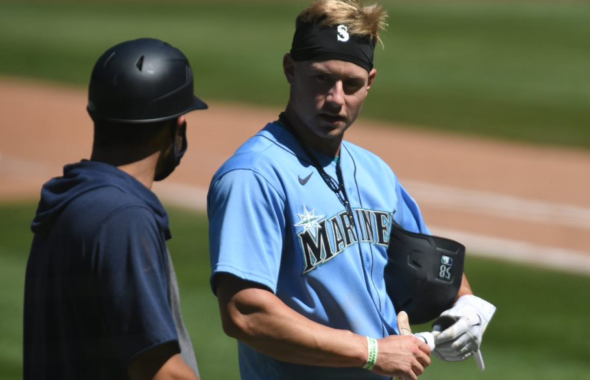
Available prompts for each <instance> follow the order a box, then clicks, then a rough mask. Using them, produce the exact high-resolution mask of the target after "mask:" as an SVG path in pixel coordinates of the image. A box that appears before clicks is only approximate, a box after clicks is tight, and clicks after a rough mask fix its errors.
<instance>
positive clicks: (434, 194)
mask: <svg viewBox="0 0 590 380" xmlns="http://www.w3.org/2000/svg"><path fill="white" fill-rule="evenodd" d="M0 169H1V170H0V174H1V173H2V172H8V173H13V174H14V173H21V174H24V173H27V174H28V175H46V174H47V173H48V172H49V170H48V166H47V165H45V164H43V163H39V162H34V161H31V160H27V159H22V158H15V157H6V156H0ZM405 185H406V187H407V188H408V189H410V190H411V193H412V195H413V196H414V197H415V198H416V199H418V200H419V202H420V204H432V205H434V206H438V207H444V208H449V209H453V210H463V211H469V212H476V213H480V214H486V215H492V216H501V217H509V218H513V219H519V220H524V221H533V222H538V223H553V224H560V225H564V226H575V227H578V228H588V229H590V209H588V208H584V207H577V206H572V205H565V204H560V203H549V202H543V201H532V200H527V199H523V198H519V197H513V196H507V195H500V194H495V193H492V192H482V191H472V190H465V189H458V188H453V187H445V186H439V185H433V184H429V183H425V182H419V181H406V182H405ZM153 189H154V192H156V193H157V194H158V196H159V197H160V198H161V199H162V201H163V202H165V203H166V204H169V205H175V206H178V207H182V208H186V209H190V210H194V211H199V212H204V211H205V210H206V207H207V199H206V198H207V189H205V188H202V187H198V186H193V185H186V184H180V183H174V182H157V183H155V184H154V188H153ZM430 229H431V231H432V232H433V234H436V235H439V236H444V237H447V238H450V239H454V240H457V241H460V242H461V243H463V244H464V245H465V246H466V247H467V249H468V252H469V254H472V255H482V256H487V257H492V258H499V259H504V260H509V261H514V262H520V263H531V264H534V265H539V266H544V267H550V268H552V269H561V270H566V271H569V272H574V273H583V274H589V273H590V252H581V251H575V250H568V249H563V248H559V247H548V246H542V245H536V244H533V243H529V242H524V241H516V240H509V239H500V238H496V237H491V236H486V235H480V234H473V233H467V232H464V231H457V230H450V229H445V228H442V227H437V226H432V225H431V226H430Z"/></svg>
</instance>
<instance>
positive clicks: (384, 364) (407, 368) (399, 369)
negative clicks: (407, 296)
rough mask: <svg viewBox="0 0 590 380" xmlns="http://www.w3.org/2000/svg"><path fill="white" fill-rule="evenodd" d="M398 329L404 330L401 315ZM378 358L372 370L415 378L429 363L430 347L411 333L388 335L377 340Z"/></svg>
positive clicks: (386, 374) (382, 373)
mask: <svg viewBox="0 0 590 380" xmlns="http://www.w3.org/2000/svg"><path fill="white" fill-rule="evenodd" d="M399 323H400V331H402V328H403V329H404V330H403V331H405V330H406V329H407V327H404V326H406V325H405V316H403V315H402V316H401V322H399ZM379 343H380V344H379V359H378V360H377V366H376V368H375V371H374V372H377V373H379V374H381V375H384V376H397V378H400V379H417V378H418V376H420V375H421V374H422V373H424V371H425V369H426V367H428V366H429V365H430V363H431V359H430V348H429V347H428V345H427V344H426V343H424V342H423V341H422V340H421V339H419V338H416V337H415V336H413V335H404V336H400V335H397V336H390V337H387V338H384V339H382V340H380V341H379Z"/></svg>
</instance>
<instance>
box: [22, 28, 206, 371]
mask: <svg viewBox="0 0 590 380" xmlns="http://www.w3.org/2000/svg"><path fill="white" fill-rule="evenodd" d="M205 108H207V105H206V104H205V103H204V102H202V101H201V100H200V99H198V98H197V97H195V96H194V95H193V77H192V71H191V67H190V65H189V62H188V60H187V58H186V57H185V56H184V54H183V53H182V52H181V51H179V50H178V49H176V48H174V47H172V46H170V45H169V44H167V43H164V42H162V41H160V40H156V39H147V38H144V39H138V40H133V41H126V42H123V43H121V44H118V45H116V46H114V47H112V48H110V49H109V50H107V51H106V52H105V53H104V54H103V55H102V56H101V57H100V58H99V59H98V61H97V62H96V65H95V66H94V69H93V71H92V77H91V80H90V88H89V102H88V112H89V114H90V116H91V118H92V120H93V121H94V143H93V148H92V156H91V158H90V160H82V161H81V162H78V163H74V164H71V165H66V166H65V167H64V172H63V176H61V177H58V178H54V179H52V180H50V181H49V182H47V183H46V184H45V185H44V186H43V189H42V191H41V200H40V202H39V206H38V209H37V213H36V216H35V219H34V221H33V223H32V231H33V232H34V234H35V236H34V239H33V244H32V247H31V251H30V256H29V260H28V264H27V271H26V284H25V304H24V363H23V364H24V379H30V380H33V379H34V380H43V379H61V380H67V379H71V380H80V379H84V380H93V379H109V380H115V379H133V380H135V379H171V378H174V379H185V380H189V379H190V380H195V379H198V378H199V377H198V373H199V372H198V368H197V362H196V359H195V355H194V351H193V347H192V344H191V341H190V337H189V335H188V333H187V331H186V329H185V326H184V324H183V321H182V317H181V313H180V306H179V295H178V286H177V282H176V276H175V274H174V268H173V266H172V261H171V259H170V256H169V254H168V251H167V248H166V240H168V239H170V238H171V235H170V229H169V226H168V215H167V213H166V210H165V209H164V207H163V206H162V204H161V203H160V201H159V200H158V198H157V196H156V195H155V194H154V193H153V192H152V191H151V190H150V189H151V186H152V184H153V182H154V181H159V180H163V179H165V178H166V177H167V176H168V175H169V174H170V173H172V171H173V170H174V169H175V167H176V166H177V165H178V164H179V163H180V159H181V157H182V155H183V154H184V151H185V150H186V147H187V141H186V122H185V116H184V114H186V113H187V112H190V111H193V110H198V109H205ZM173 376H174V377H173Z"/></svg>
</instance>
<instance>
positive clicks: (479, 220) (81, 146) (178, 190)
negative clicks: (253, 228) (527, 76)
mask: <svg viewBox="0 0 590 380" xmlns="http://www.w3.org/2000/svg"><path fill="white" fill-rule="evenodd" d="M209 104H210V109H209V110H208V111H204V112H203V111H201V112H194V113H191V114H189V116H188V123H189V131H188V138H189V150H188V152H187V154H186V156H185V158H184V159H183V165H181V167H179V169H178V170H177V171H176V172H175V173H174V174H173V175H172V176H171V177H170V179H169V180H168V181H166V182H165V183H164V184H162V185H159V186H156V187H155V191H156V192H157V193H158V194H159V195H160V196H161V197H162V198H163V199H164V201H165V202H170V203H173V202H176V203H180V204H183V205H187V206H190V207H194V208H202V207H203V204H204V194H205V192H206V187H207V186H208V184H209V180H210V178H211V176H212V175H213V173H214V171H215V170H216V169H217V168H218V167H219V165H221V163H222V162H223V161H224V160H225V159H226V158H227V157H228V156H229V155H230V154H231V153H232V152H233V151H234V150H235V149H236V148H237V147H238V146H239V145H240V144H241V143H242V142H243V141H244V140H245V139H247V138H248V137H250V136H251V135H253V134H255V133H256V132H257V131H258V130H259V129H261V128H262V127H263V126H264V125H265V123H266V122H268V121H271V120H274V119H275V118H276V116H277V115H278V112H279V111H280V110H279V109H271V110H269V109H251V108H246V107H243V106H238V105H232V104H223V103H218V102H209ZM85 107H86V93H85V91H84V90H80V89H70V88H64V87H56V86H52V85H48V84H40V83H34V82H27V81H22V80H14V79H8V78H0V123H1V129H0V200H13V199H23V198H25V199H37V198H38V194H39V189H40V187H41V185H42V184H43V182H45V181H46V180H47V179H49V178H50V177H52V176H57V175H60V173H61V167H62V165H63V164H65V163H69V162H75V161H78V160H80V159H82V158H88V157H89V154H90V147H91V139H92V124H91V121H90V119H89V118H88V116H87V114H86V111H85ZM348 139H349V140H350V141H352V142H354V143H356V144H358V145H360V146H363V147H365V148H367V149H369V150H371V151H373V152H375V153H377V154H378V155H379V156H381V157H382V158H383V159H384V160H385V161H386V162H387V163H389V164H390V166H391V167H392V168H393V169H394V171H395V172H396V174H397V175H398V177H399V178H400V179H401V181H402V183H403V184H404V185H405V186H406V188H407V189H408V190H409V191H410V193H411V194H412V195H413V196H414V198H416V200H417V201H418V203H419V204H420V206H421V208H422V211H423V213H424V215H425V218H426V221H427V223H428V224H429V225H430V226H431V229H432V230H433V232H434V233H438V234H445V235H446V236H447V237H450V238H455V239H458V240H461V241H462V242H466V241H467V243H466V245H467V246H468V248H471V249H472V250H478V251H486V253H489V254H493V255H496V256H504V257H508V258H515V259H519V258H520V259H523V258H524V257H527V260H531V259H532V260H533V261H537V262H539V263H541V264H542V263H545V264H549V265H557V266H559V265H560V262H564V261H568V260H569V261H570V264H569V266H570V267H572V266H573V267H574V268H577V269H578V270H579V271H582V272H584V273H589V272H590V261H588V260H587V259H588V258H590V247H588V234H589V233H590V175H589V174H590V153H589V152H584V151H575V150H565V149H559V148H548V147H536V146H527V145H522V144H510V143H504V142H502V143H500V142H494V141H488V140H480V139H473V138H465V137H457V136H451V135H446V134H439V133H426V132H420V131H416V130H412V129H411V128H391V126H386V125H384V124H379V123H372V122H368V121H366V120H362V119H361V120H359V121H358V122H357V124H356V125H355V126H354V127H353V128H351V130H350V131H349V133H348ZM512 256H514V257H512ZM572 260H573V261H572Z"/></svg>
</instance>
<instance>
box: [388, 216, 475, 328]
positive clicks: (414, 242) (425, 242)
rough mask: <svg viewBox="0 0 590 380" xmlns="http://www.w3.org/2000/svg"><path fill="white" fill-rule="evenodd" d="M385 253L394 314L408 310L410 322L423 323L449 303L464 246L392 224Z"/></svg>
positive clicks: (458, 281)
mask: <svg viewBox="0 0 590 380" xmlns="http://www.w3.org/2000/svg"><path fill="white" fill-rule="evenodd" d="M387 254H388V256H389V257H388V263H387V266H386V267H385V285H386V289H387V294H388V295H389V297H390V298H391V300H392V301H393V304H394V306H395V309H396V311H397V312H398V313H399V312H400V311H402V310H403V311H405V312H406V313H408V316H409V318H410V323H412V324H421V323H426V322H428V321H431V320H433V319H435V318H436V317H438V316H439V315H440V313H442V312H443V311H445V310H447V309H449V308H451V307H452V306H453V303H454V302H455V299H456V298H457V294H458V292H459V288H460V287H461V281H462V278H463V268H464V264H465V246H463V245H462V244H460V243H458V242H456V241H453V240H450V239H445V238H441V237H436V236H430V235H424V234H419V233H413V232H409V231H406V230H404V229H402V228H401V227H400V226H399V225H397V224H396V223H394V224H393V226H392V228H391V234H390V237H389V247H388V250H387Z"/></svg>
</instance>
